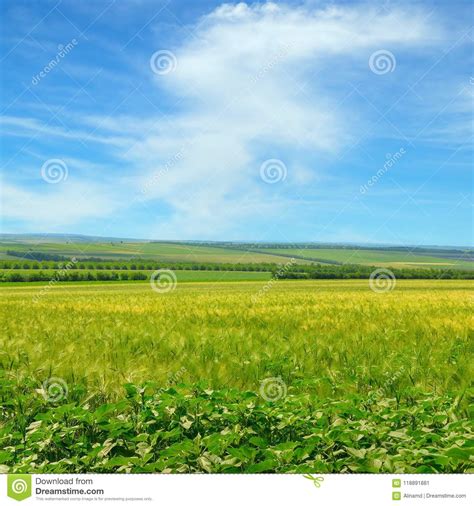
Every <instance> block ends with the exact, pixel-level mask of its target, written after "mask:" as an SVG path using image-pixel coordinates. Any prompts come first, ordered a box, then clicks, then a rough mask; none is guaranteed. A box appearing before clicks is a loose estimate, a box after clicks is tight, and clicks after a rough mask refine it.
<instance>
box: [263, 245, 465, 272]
mask: <svg viewBox="0 0 474 506" xmlns="http://www.w3.org/2000/svg"><path fill="white" fill-rule="evenodd" d="M261 251H267V252H272V253H275V254H283V255H291V254H295V255H298V256H302V257H305V258H308V259H309V260H310V259H322V260H335V261H337V262H341V263H352V264H364V265H380V266H392V267H434V268H441V269H442V268H462V269H474V263H473V262H467V261H462V260H454V259H452V258H451V259H448V258H441V257H435V256H429V255H420V254H415V253H405V252H402V251H383V250H364V249H344V248H341V249H337V248H327V249H325V248H321V249H319V248H315V249H309V248H308V249H306V248H305V249H298V248H280V249H279V248H275V249H273V248H272V249H268V250H267V249H262V250H261Z"/></svg>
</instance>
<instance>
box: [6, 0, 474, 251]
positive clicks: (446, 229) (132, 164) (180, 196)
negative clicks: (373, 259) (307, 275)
mask: <svg viewBox="0 0 474 506" xmlns="http://www.w3.org/2000/svg"><path fill="white" fill-rule="evenodd" d="M1 10H2V12H1V16H2V21H1V23H2V40H1V48H0V50H1V56H0V61H1V68H2V76H3V79H2V80H3V83H2V93H1V97H0V98H1V115H0V124H1V129H2V149H1V165H2V218H3V219H2V231H3V232H10V233H27V232H35V233H38V232H41V233H47V232H56V233H81V234H90V235H103V236H117V237H136V238H145V239H210V240H212V239H215V240H255V241H257V240H262V241H263V240H272V241H333V242H340V241H342V242H359V243H361V242H362V243H370V242H378V243H393V244H410V245H421V244H441V245H470V244H472V166H473V156H472V133H473V130H472V106H473V94H474V77H473V74H472V68H473V49H472V48H473V46H472V43H473V37H474V35H473V28H472V24H473V19H472V9H471V6H470V2H469V1H467V0H466V1H463V0H461V1H459V0H458V1H456V0H454V1H453V2H445V1H431V0H426V1H410V2H408V1H407V2H404V1H387V2H385V3H384V2H383V1H380V2H349V1H337V0H336V1H332V2H323V1H308V2H294V1H288V2H275V3H221V2H216V1H211V0H195V1H193V2H189V1H184V0H171V1H169V0H153V1H147V0H116V1H113V0H96V1H84V2H77V1H72V0H54V1H53V0H51V1H50V0H39V1H36V2H30V1H27V0H4V1H3V2H2V4H1Z"/></svg>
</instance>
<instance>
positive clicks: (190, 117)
mask: <svg viewBox="0 0 474 506" xmlns="http://www.w3.org/2000/svg"><path fill="white" fill-rule="evenodd" d="M191 28H192V29H194V30H195V35H196V37H190V38H189V39H188V41H187V42H186V43H185V44H184V45H183V46H181V47H178V48H175V49H174V52H175V54H176V57H177V61H178V65H177V68H176V70H175V71H173V72H171V73H169V74H167V75H158V76H156V84H157V86H159V87H161V88H163V89H164V90H165V91H167V92H168V93H169V95H170V96H171V97H175V98H176V99H177V100H181V99H183V97H184V98H185V100H186V103H187V105H189V107H188V109H187V112H186V113H183V114H180V115H176V116H174V117H173V122H172V124H171V126H170V125H166V127H165V128H163V129H162V131H157V130H156V129H155V128H152V129H151V131H150V134H149V135H145V136H144V138H143V139H142V140H141V141H139V142H137V143H136V144H135V145H134V147H133V148H132V149H131V150H130V151H128V152H127V157H128V158H129V160H130V161H131V162H133V163H134V164H135V166H136V167H140V175H141V177H140V178H139V185H138V186H139V189H143V188H146V192H145V194H144V196H143V198H145V199H151V200H153V199H157V200H159V201H161V202H164V203H166V204H167V205H169V206H171V208H172V209H173V213H174V214H173V219H172V222H173V223H174V224H176V226H177V227H184V226H185V225H184V224H187V227H186V228H188V227H189V228H190V229H191V231H192V230H198V229H199V230H200V229H206V227H205V226H203V224H206V223H207V224H208V225H209V226H208V227H207V230H208V231H209V230H212V232H211V233H210V234H211V236H213V235H214V234H213V231H214V230H217V229H220V228H222V227H223V226H225V224H227V226H229V220H231V219H234V220H238V219H245V218H246V217H247V216H246V212H245V211H244V209H245V206H243V205H241V203H242V202H244V201H247V202H248V200H249V199H250V200H252V201H253V202H254V203H255V205H256V204H257V203H258V201H259V200H260V199H262V198H264V197H265V194H266V192H268V191H269V190H270V189H269V188H268V187H267V188H265V186H264V185H263V186H262V184H261V181H259V179H258V173H259V167H260V164H261V163H262V162H263V161H264V160H265V159H267V158H279V157H284V158H285V159H284V160H283V161H284V163H285V164H286V165H287V166H288V172H289V174H291V172H292V170H294V171H295V177H294V178H293V182H294V183H300V184H301V185H302V186H304V185H306V184H307V183H308V182H309V181H310V180H311V176H312V174H311V173H313V176H314V172H315V170H314V168H312V167H305V166H304V165H303V164H302V161H301V159H302V158H303V159H304V158H307V156H305V155H308V154H313V155H314V154H315V153H316V154H317V153H334V152H337V151H338V149H340V148H341V147H342V146H344V145H345V144H346V143H347V142H348V140H349V139H350V138H351V136H352V135H353V133H354V132H352V129H351V127H353V124H351V122H352V121H353V120H352V119H351V118H354V117H355V114H351V113H352V111H349V110H348V109H347V108H346V107H345V108H342V107H341V108H340V107H338V104H337V102H338V100H340V98H341V97H338V96H337V95H336V94H335V93H333V92H332V90H331V89H330V87H328V80H330V79H329V78H330V77H332V76H331V75H328V74H327V72H328V70H329V71H330V72H338V73H341V74H344V66H347V67H351V66H353V65H360V71H361V72H368V71H369V70H368V68H367V59H368V56H369V55H370V53H371V51H373V50H376V49H380V48H381V47H382V48H383V47H390V48H392V50H394V48H398V47H402V46H406V47H410V46H417V45H423V44H424V43H425V41H426V40H431V39H432V38H433V34H434V33H436V32H438V31H439V30H437V29H436V27H434V26H433V24H432V22H428V21H427V19H426V13H424V12H422V11H420V10H418V9H413V8H410V9H409V10H393V11H391V12H387V11H386V10H383V9H380V10H378V9H376V8H374V7H368V6H365V5H364V6H358V7H356V8H348V7H341V8H333V7H330V8H326V9H322V10H315V9H309V8H306V7H299V8H295V7H288V6H284V5H276V4H274V3H266V4H255V5H247V4H245V3H239V4H237V5H231V4H225V5H222V6H221V7H219V8H217V9H216V10H215V11H214V12H212V13H211V14H209V15H208V16H205V17H204V18H202V19H201V20H200V23H199V25H198V26H197V27H191ZM321 72H322V74H321ZM301 85H305V90H304V92H303V91H301V90H300V88H299V87H300V86H301ZM354 121H356V120H354ZM183 145H184V146H185V148H183ZM303 163H304V162H303ZM288 181H289V182H291V181H292V179H291V178H288ZM229 206H234V209H233V210H232V212H231V213H230V216H229V211H226V212H223V208H224V207H226V208H228V207H229ZM168 229H169V224H167V225H166V226H164V227H163V231H168ZM159 232H160V231H158V232H157V233H159ZM178 235H181V236H183V235H182V234H178ZM208 235H209V232H208ZM186 236H187V235H186ZM193 236H194V234H193Z"/></svg>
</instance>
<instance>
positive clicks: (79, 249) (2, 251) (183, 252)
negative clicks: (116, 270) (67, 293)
mask: <svg viewBox="0 0 474 506" xmlns="http://www.w3.org/2000/svg"><path fill="white" fill-rule="evenodd" d="M8 250H14V251H21V252H24V253H25V258H26V259H27V258H28V251H29V250H33V251H37V252H42V253H48V254H53V255H64V256H75V257H77V258H81V257H97V258H103V259H111V260H119V259H122V260H128V259H132V260H133V259H139V258H141V259H145V260H151V259H152V260H157V261H161V262H209V263H234V264H237V263H265V262H268V263H286V262H287V261H288V259H287V258H285V257H279V256H275V255H267V254H262V253H256V252H248V251H239V250H235V249H226V248H219V247H209V246H194V245H188V244H177V243H152V242H133V243H121V242H109V243H95V242H93V243H80V244H78V243H71V244H69V243H39V244H33V243H26V242H13V243H8V242H2V243H0V258H11V259H18V258H17V257H10V256H8V255H7V251H8ZM298 262H299V263H309V262H307V261H305V260H300V261H298Z"/></svg>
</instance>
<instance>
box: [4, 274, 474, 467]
mask: <svg viewBox="0 0 474 506" xmlns="http://www.w3.org/2000/svg"><path fill="white" fill-rule="evenodd" d="M268 283H269V282H266V283H265V282H259V283H258V282H240V283H220V284H215V283H213V284H205V283H202V284H199V285H196V284H192V283H189V284H187V283H178V285H177V288H176V289H175V290H172V291H169V292H167V293H156V292H154V291H153V290H152V289H151V288H150V286H149V285H148V284H133V283H130V284H121V285H114V284H110V285H100V284H95V285H94V284H91V285H87V284H84V285H74V286H71V285H70V286H66V285H58V286H55V287H51V288H50V289H49V290H44V289H43V291H41V290H40V287H32V286H30V287H18V288H16V287H11V288H4V289H2V291H1V292H0V311H1V313H0V315H1V318H2V321H1V325H2V328H3V330H4V332H3V337H2V338H1V341H0V350H1V351H0V370H1V375H0V396H1V406H2V407H1V412H0V466H3V467H1V469H3V470H5V471H9V472H12V471H14V472H23V471H25V472H32V471H34V472H82V471H91V472H110V471H123V472H125V471H131V472H151V471H164V472H189V471H191V472H192V471H203V472H263V471H267V472H270V471H271V472H290V471H294V472H311V471H313V472H465V471H468V470H469V469H471V468H472V467H473V464H472V461H471V460H470V454H471V452H470V450H472V446H470V444H471V443H470V442H469V438H470V436H471V434H472V433H471V427H472V424H471V421H470V418H469V406H470V393H472V391H471V390H470V381H471V378H472V351H473V349H472V347H473V344H472V343H473V341H472V330H471V328H470V323H469V322H470V307H469V300H468V293H469V291H470V290H472V288H473V286H474V285H473V283H472V282H470V281H446V280H444V281H404V280H399V281H398V282H397V286H396V289H395V290H393V291H389V292H386V293H374V292H373V291H371V290H370V289H369V287H368V283H367V281H366V280H364V281H344V280H340V281H338V282H335V281H304V280H301V281H296V282H293V281H279V282H277V281H274V283H273V284H272V285H271V288H270V289H269V290H265V289H264V287H265V286H267V287H268V286H269V285H268ZM33 299H35V304H32V300H33ZM266 381H270V386H271V387H272V388H271V389H270V390H268V391H267V390H266V389H265V388H263V389H262V385H265V382H266ZM272 382H273V383H272ZM50 387H51V388H50ZM471 441H472V440H471Z"/></svg>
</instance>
